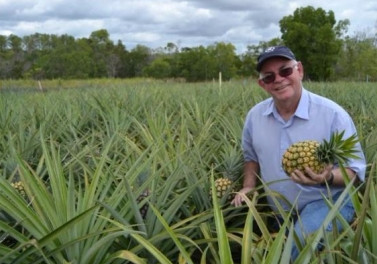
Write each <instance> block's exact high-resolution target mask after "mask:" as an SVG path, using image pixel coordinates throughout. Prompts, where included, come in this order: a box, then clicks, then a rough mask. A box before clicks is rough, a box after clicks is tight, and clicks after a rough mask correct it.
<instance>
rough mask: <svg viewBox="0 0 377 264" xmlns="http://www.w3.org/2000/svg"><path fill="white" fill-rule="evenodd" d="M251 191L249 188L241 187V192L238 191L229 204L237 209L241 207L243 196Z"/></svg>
mask: <svg viewBox="0 0 377 264" xmlns="http://www.w3.org/2000/svg"><path fill="white" fill-rule="evenodd" d="M251 190H253V188H251V187H243V188H242V189H241V190H239V192H238V193H237V194H236V196H235V197H234V199H233V200H232V202H231V204H232V205H234V206H236V207H238V206H241V205H242V203H243V202H244V201H245V199H244V197H243V195H241V193H242V194H244V195H246V194H247V193H249V192H250V191H251Z"/></svg>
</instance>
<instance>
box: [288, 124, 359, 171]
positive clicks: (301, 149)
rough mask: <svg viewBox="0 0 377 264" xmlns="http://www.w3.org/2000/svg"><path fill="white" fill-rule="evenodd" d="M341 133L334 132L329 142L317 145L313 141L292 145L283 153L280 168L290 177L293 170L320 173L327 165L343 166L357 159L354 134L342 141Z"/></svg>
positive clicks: (317, 143) (342, 133)
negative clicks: (308, 169)
mask: <svg viewBox="0 0 377 264" xmlns="http://www.w3.org/2000/svg"><path fill="white" fill-rule="evenodd" d="M343 135H344V131H343V132H340V133H338V132H335V133H333V134H332V135H331V137H330V140H329V141H326V140H324V141H323V143H319V142H317V141H314V140H306V141H300V142H297V143H294V144H292V145H291V146H290V147H289V148H288V149H287V150H286V152H285V153H284V155H283V158H282V166H283V169H284V171H285V172H286V173H287V174H288V175H290V174H291V173H292V172H293V171H294V170H296V169H298V170H300V171H304V168H305V167H309V168H311V169H312V170H313V171H314V172H315V173H321V172H322V171H323V170H324V168H325V166H326V165H327V164H332V163H341V164H344V163H345V162H347V160H348V159H350V158H358V157H357V156H356V155H355V154H354V153H356V152H357V149H356V148H355V145H356V143H357V142H358V141H357V137H356V134H354V135H352V136H350V137H349V138H346V139H343Z"/></svg>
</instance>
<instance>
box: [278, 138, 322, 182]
mask: <svg viewBox="0 0 377 264" xmlns="http://www.w3.org/2000/svg"><path fill="white" fill-rule="evenodd" d="M319 145H320V144H319V142H318V141H315V140H306V141H300V142H297V143H294V144H292V145H291V146H290V147H289V148H288V149H287V151H286V152H285V153H284V155H283V160H282V165H283V169H284V171H285V172H286V173H287V175H290V174H291V173H292V172H293V171H294V170H295V169H298V170H300V171H304V168H305V167H309V168H311V169H312V170H313V171H314V172H315V173H321V172H322V171H323V169H324V166H325V164H324V163H321V162H320V161H319V160H318V158H317V155H316V153H317V148H318V147H319Z"/></svg>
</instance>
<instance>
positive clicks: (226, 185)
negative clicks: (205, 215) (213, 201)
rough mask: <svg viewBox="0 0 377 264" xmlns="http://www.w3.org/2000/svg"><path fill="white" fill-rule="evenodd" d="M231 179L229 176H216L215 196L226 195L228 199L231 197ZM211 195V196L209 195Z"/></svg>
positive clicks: (221, 196)
mask: <svg viewBox="0 0 377 264" xmlns="http://www.w3.org/2000/svg"><path fill="white" fill-rule="evenodd" d="M232 187H233V181H232V180H231V179H229V178H218V179H216V180H215V188H216V196H217V198H219V199H221V198H223V197H224V196H226V195H227V200H228V201H230V200H232V199H233V196H234V194H233V192H234V191H235V190H234V189H233V188H232ZM211 193H212V190H211ZM210 197H212V196H210Z"/></svg>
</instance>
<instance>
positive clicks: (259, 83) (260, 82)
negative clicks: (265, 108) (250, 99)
mask: <svg viewBox="0 0 377 264" xmlns="http://www.w3.org/2000/svg"><path fill="white" fill-rule="evenodd" d="M257 82H258V85H259V86H260V87H262V88H263V89H265V90H266V88H265V85H266V84H265V83H264V82H263V81H262V80H261V79H259V78H258V81H257Z"/></svg>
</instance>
